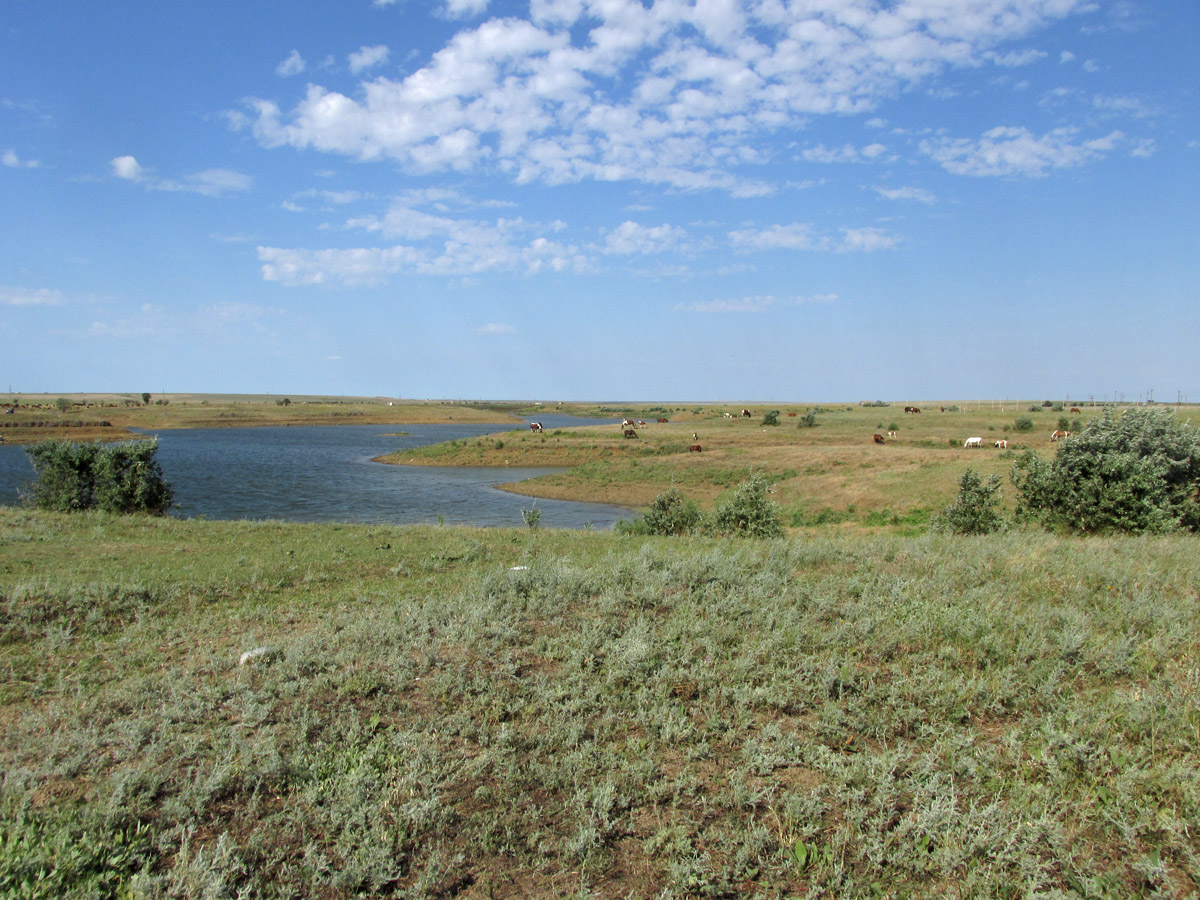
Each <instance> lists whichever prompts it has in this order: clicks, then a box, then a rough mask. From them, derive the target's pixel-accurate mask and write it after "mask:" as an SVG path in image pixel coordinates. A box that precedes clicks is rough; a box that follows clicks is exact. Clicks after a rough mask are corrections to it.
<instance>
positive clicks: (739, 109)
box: [230, 0, 1092, 196]
mask: <svg viewBox="0 0 1200 900" xmlns="http://www.w3.org/2000/svg"><path fill="white" fill-rule="evenodd" d="M376 2H377V4H378V3H379V2H380V0H376ZM487 6H488V4H487V3H486V0H447V2H446V3H445V6H444V11H445V12H446V14H447V15H450V16H455V17H457V16H477V15H481V14H483V13H484V12H485V11H486V9H487ZM1091 9H1092V7H1091V6H1090V4H1089V3H1088V2H1087V0H958V2H953V3H950V2H946V0H904V2H901V3H896V4H883V3H877V2H874V0H870V2H868V0H811V2H806V3H794V4H786V5H785V4H784V3H782V2H778V0H763V2H759V3H753V4H751V3H736V2H733V0H708V2H696V3H685V2H681V0H669V2H658V3H654V4H651V5H649V6H647V5H646V4H644V3H641V2H629V0H532V2H531V3H530V5H529V19H528V20H521V19H517V18H496V19H492V20H489V21H484V22H482V23H480V24H479V25H478V26H476V27H472V28H468V29H464V30H462V31H460V32H459V33H457V34H456V35H454V36H453V37H452V38H451V39H450V40H449V41H448V42H447V43H446V44H445V45H444V46H443V47H442V48H441V49H440V50H438V51H437V52H435V53H434V54H433V56H432V57H431V58H430V59H429V61H428V62H427V64H426V65H424V66H423V67H422V68H420V69H418V70H417V71H414V72H412V73H411V74H410V75H408V76H407V77H405V78H403V79H400V80H395V79H389V78H376V79H374V80H371V81H365V82H363V83H361V84H360V85H359V86H358V89H357V90H356V91H354V92H351V93H342V92H340V91H336V90H332V89H330V88H327V87H324V86H321V85H317V84H313V85H311V86H310V87H309V89H308V91H307V93H306V95H305V97H304V98H303V99H302V100H301V101H300V102H299V103H297V104H296V105H295V106H294V107H293V108H292V109H290V110H287V111H285V110H284V109H281V108H280V106H279V105H277V104H276V103H273V102H271V101H269V100H254V101H251V104H250V108H251V111H250V114H249V115H240V116H239V115H233V116H231V117H230V120H231V122H233V124H235V126H237V127H248V128H250V129H251V130H252V131H253V133H254V135H255V136H256V137H257V139H258V140H259V141H260V143H262V144H263V145H264V146H268V147H280V146H291V147H294V148H304V149H315V150H318V151H321V152H326V153H334V154H340V155H345V156H350V157H355V158H359V159H364V160H379V159H389V160H393V161H395V162H398V163H399V164H400V165H401V166H402V167H403V168H405V169H407V170H409V171H413V172H419V173H427V172H438V171H462V172H484V173H487V174H503V175H505V176H506V177H509V178H511V179H512V180H514V181H516V182H517V183H528V182H533V181H540V182H546V183H552V184H561V183H570V182H578V181H583V180H594V181H641V182H645V183H651V184H663V185H668V186H672V187H675V188H679V189H684V190H698V189H717V190H723V191H728V192H730V193H731V194H734V195H736V196H758V195H763V194H766V193H769V192H770V191H771V190H772V188H771V186H770V185H767V184H765V183H763V182H761V181H760V180H758V179H755V178H747V177H746V176H745V174H744V172H745V171H746V170H747V168H748V167H752V166H756V165H760V164H762V163H764V162H766V161H768V160H770V159H771V158H772V155H773V150H772V149H771V144H772V142H773V141H774V139H775V137H776V136H777V135H778V134H779V133H780V131H781V130H782V129H787V128H792V129H797V128H800V127H803V126H804V125H805V124H806V123H807V122H808V121H809V120H810V119H811V118H812V117H814V116H822V115H846V114H853V113H869V112H870V111H872V110H874V109H875V108H876V107H877V105H878V104H879V102H880V101H881V100H882V99H884V98H887V97H890V96H894V95H896V94H897V93H899V92H901V91H904V90H906V89H909V88H913V87H918V86H921V84H922V83H923V82H928V81H930V80H931V79H933V78H934V77H936V76H938V75H939V74H941V73H943V72H944V71H946V70H948V69H950V68H954V67H972V66H977V65H980V64H982V63H985V62H988V61H991V62H993V63H995V64H998V65H1005V66H1012V65H1027V64H1029V63H1030V62H1032V61H1034V60H1035V59H1037V58H1040V55H1041V54H1040V51H1035V50H1028V49H1023V48H1019V47H1018V48H1007V49H1001V45H1003V44H1005V43H1008V42H1012V41H1015V40H1018V39H1021V38H1023V37H1025V36H1027V35H1028V34H1030V33H1031V32H1033V31H1035V30H1037V29H1041V28H1044V27H1046V26H1048V25H1049V24H1051V23H1053V22H1055V21H1058V20H1061V19H1063V18H1065V17H1067V16H1069V15H1072V14H1074V13H1077V12H1086V11H1091ZM361 52H362V51H360V53H361ZM296 55H297V57H298V54H296ZM364 62H365V60H364ZM872 127H878V124H876V125H873V126H872ZM806 153H807V154H808V155H807V156H806V157H805V158H810V159H814V160H826V161H845V160H852V159H853V160H861V159H870V158H872V156H877V155H880V154H882V153H883V149H882V146H881V145H869V146H868V147H866V148H862V149H858V148H854V147H851V146H849V145H847V146H846V147H842V148H833V149H832V150H830V149H826V148H824V147H816V148H812V149H811V150H810V151H806Z"/></svg>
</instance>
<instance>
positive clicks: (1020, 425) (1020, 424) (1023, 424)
mask: <svg viewBox="0 0 1200 900" xmlns="http://www.w3.org/2000/svg"><path fill="white" fill-rule="evenodd" d="M1013 430H1014V431H1022V432H1024V431H1033V419H1031V418H1030V417H1029V416H1017V420H1016V421H1015V422H1014V423H1013Z"/></svg>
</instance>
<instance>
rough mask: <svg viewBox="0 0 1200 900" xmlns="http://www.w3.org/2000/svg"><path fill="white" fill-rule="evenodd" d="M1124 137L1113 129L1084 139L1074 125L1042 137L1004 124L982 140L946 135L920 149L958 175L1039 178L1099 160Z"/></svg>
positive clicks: (989, 132)
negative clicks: (1052, 172) (1051, 172)
mask: <svg viewBox="0 0 1200 900" xmlns="http://www.w3.org/2000/svg"><path fill="white" fill-rule="evenodd" d="M1123 138H1124V135H1123V134H1122V133H1121V132H1120V131H1114V132H1111V133H1110V134H1108V135H1105V136H1103V137H1099V138H1093V139H1092V140H1085V141H1081V140H1079V131H1078V129H1075V128H1057V129H1055V130H1053V131H1051V132H1048V133H1047V134H1044V135H1041V136H1040V137H1039V136H1037V135H1035V134H1033V133H1032V132H1030V131H1029V130H1028V129H1026V128H1016V127H1011V126H1001V127H998V128H993V129H991V130H990V131H986V132H984V134H983V137H981V138H980V139H979V140H970V139H967V138H946V137H943V138H938V139H936V140H925V141H922V142H921V145H920V149H921V152H922V153H924V154H926V155H927V156H929V157H931V158H932V159H933V160H935V161H936V162H938V163H940V164H941V166H942V168H944V169H945V170H946V171H947V172H951V173H953V174H955V175H972V176H976V177H985V176H1008V175H1023V176H1026V177H1029V178H1038V177H1041V176H1044V175H1046V174H1047V173H1048V172H1049V171H1050V170H1052V169H1065V168H1072V167H1074V166H1080V165H1083V164H1084V163H1087V162H1090V161H1092V160H1095V159H1099V158H1100V157H1102V156H1103V155H1104V154H1105V153H1108V152H1109V151H1111V150H1112V149H1113V148H1114V147H1115V146H1116V145H1117V144H1118V143H1119V142H1120V141H1121V140H1122V139H1123Z"/></svg>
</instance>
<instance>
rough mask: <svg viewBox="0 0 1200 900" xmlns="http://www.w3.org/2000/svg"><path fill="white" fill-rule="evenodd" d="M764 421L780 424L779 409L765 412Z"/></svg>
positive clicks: (767, 423)
mask: <svg viewBox="0 0 1200 900" xmlns="http://www.w3.org/2000/svg"><path fill="white" fill-rule="evenodd" d="M762 423H763V424H764V425H778V424H779V410H777V409H773V410H771V411H770V412H767V413H764V414H763V420H762Z"/></svg>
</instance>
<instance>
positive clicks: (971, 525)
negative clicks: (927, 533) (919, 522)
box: [933, 468, 1004, 534]
mask: <svg viewBox="0 0 1200 900" xmlns="http://www.w3.org/2000/svg"><path fill="white" fill-rule="evenodd" d="M999 506H1000V476H999V475H989V476H988V477H987V478H986V479H983V478H980V477H979V473H978V472H976V471H975V470H974V469H971V468H968V469H967V470H966V471H965V472H963V473H962V475H961V476H959V479H958V497H956V498H955V500H954V502H953V503H951V504H950V505H949V506H947V507H946V508H945V509H944V510H942V511H941V513H939V514H938V516H937V517H936V518H935V519H934V521H933V527H934V529H935V530H937V531H949V532H952V533H954V534H988V533H990V532H993V531H998V530H1000V529H1001V528H1003V527H1004V519H1003V518H1002V517H1001V515H1000V511H999Z"/></svg>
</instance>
